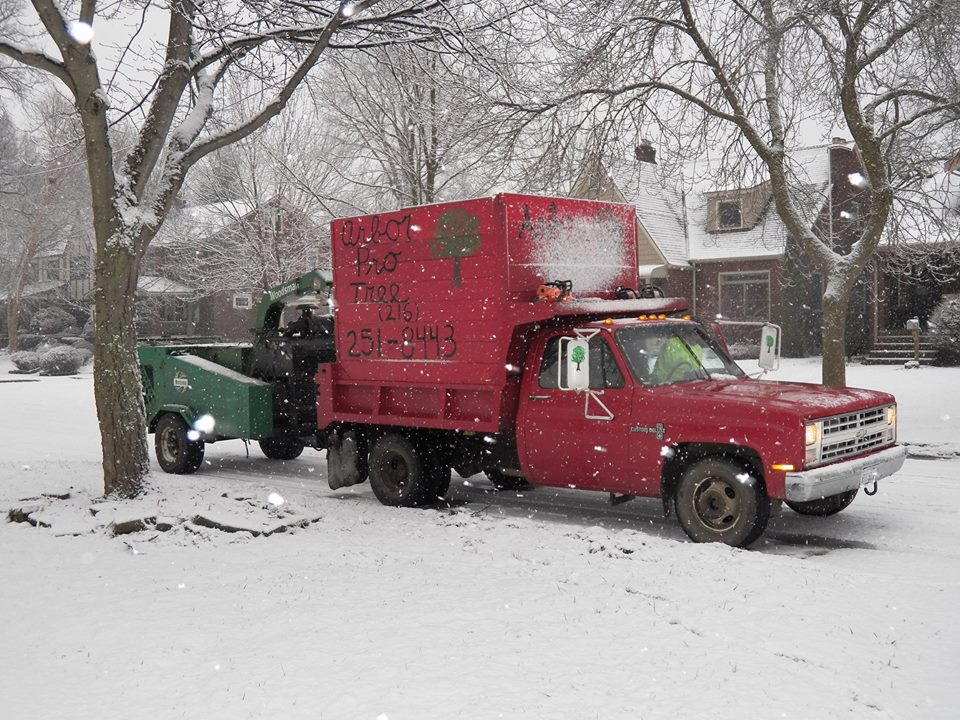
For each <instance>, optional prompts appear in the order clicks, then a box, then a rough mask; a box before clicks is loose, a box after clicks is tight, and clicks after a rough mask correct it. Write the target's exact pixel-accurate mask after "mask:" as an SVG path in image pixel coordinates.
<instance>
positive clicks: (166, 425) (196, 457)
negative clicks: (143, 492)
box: [153, 413, 203, 475]
mask: <svg viewBox="0 0 960 720" xmlns="http://www.w3.org/2000/svg"><path fill="white" fill-rule="evenodd" d="M188 431H189V428H188V427H187V424H186V423H185V422H184V421H183V418H182V417H180V416H179V415H174V414H173V413H166V414H165V415H163V416H162V417H161V418H160V419H159V420H158V421H157V428H156V430H154V438H153V439H154V448H155V449H156V453H157V462H158V463H160V467H162V468H163V470H164V472H168V473H173V474H174V475H189V474H190V473H193V472H196V471H197V468H199V467H200V465H201V464H202V463H203V440H190V439H189V438H188V437H187V432H188Z"/></svg>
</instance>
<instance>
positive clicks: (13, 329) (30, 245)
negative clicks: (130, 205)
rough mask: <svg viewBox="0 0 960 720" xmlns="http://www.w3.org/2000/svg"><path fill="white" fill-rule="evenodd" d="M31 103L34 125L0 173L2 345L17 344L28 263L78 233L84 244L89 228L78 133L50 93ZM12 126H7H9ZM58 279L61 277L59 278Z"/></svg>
mask: <svg viewBox="0 0 960 720" xmlns="http://www.w3.org/2000/svg"><path fill="white" fill-rule="evenodd" d="M33 107H34V108H35V109H36V110H37V112H38V113H39V119H38V120H37V123H36V127H35V128H34V129H33V131H32V132H30V133H29V140H27V136H26V134H23V141H22V142H21V145H22V146H23V148H22V150H19V151H17V152H16V153H15V154H14V155H13V158H14V160H13V162H12V163H11V164H8V165H7V168H6V170H5V172H4V176H5V177H7V178H8V181H7V183H6V188H5V190H4V195H5V198H4V201H3V202H2V203H0V205H2V209H3V212H4V215H5V222H4V230H5V231H6V234H7V242H6V248H5V252H4V256H5V258H6V260H7V263H6V264H7V278H6V281H7V283H6V284H7V286H8V291H7V298H6V321H7V346H8V347H9V348H10V350H16V349H17V346H18V340H17V333H18V330H19V320H20V312H21V306H22V301H23V293H24V290H25V289H26V287H27V285H28V283H29V282H30V281H31V279H35V278H34V274H35V273H34V266H35V265H36V264H37V263H38V262H39V260H40V257H41V255H43V254H44V253H45V252H56V251H58V250H62V249H65V248H66V247H67V245H69V244H70V242H71V241H76V240H77V239H78V238H77V236H79V243H78V244H80V245H85V244H86V241H87V239H88V238H87V236H88V235H89V234H90V231H89V210H88V208H89V204H90V199H89V191H88V188H87V182H86V175H85V172H84V167H83V166H84V161H83V157H82V156H83V149H82V148H83V145H82V132H81V130H80V128H79V126H78V124H77V122H76V118H75V116H74V114H73V113H72V111H71V108H70V106H69V104H68V103H66V101H65V100H64V98H63V97H62V96H60V95H58V94H57V93H55V92H48V93H46V94H44V95H43V96H42V98H41V99H40V100H39V102H37V103H35V104H34V105H33ZM11 130H12V127H11ZM60 279H64V278H60Z"/></svg>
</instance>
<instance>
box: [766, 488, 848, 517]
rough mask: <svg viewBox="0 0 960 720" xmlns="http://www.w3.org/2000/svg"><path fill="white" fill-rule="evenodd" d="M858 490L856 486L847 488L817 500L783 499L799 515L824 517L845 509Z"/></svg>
mask: <svg viewBox="0 0 960 720" xmlns="http://www.w3.org/2000/svg"><path fill="white" fill-rule="evenodd" d="M857 492H859V489H858V488H855V489H853V490H849V491H847V492H845V493H840V494H839V495H831V496H830V497H825V498H820V499H819V500H808V501H806V502H797V501H795V500H785V501H784V502H786V503H787V507H789V508H790V509H791V510H793V511H794V512H798V513H800V514H801V515H816V516H818V517H826V516H828V515H836V514H837V513H838V512H840V511H841V510H843V509H845V508H846V507H848V506H849V505H850V503H852V502H853V499H854V498H855V497H856V496H857Z"/></svg>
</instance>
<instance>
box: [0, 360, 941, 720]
mask: <svg viewBox="0 0 960 720" xmlns="http://www.w3.org/2000/svg"><path fill="white" fill-rule="evenodd" d="M795 370H796V372H797V373H798V374H802V373H803V372H806V371H807V367H806V365H804V366H802V367H798V368H796V369H795ZM858 372H859V371H858ZM923 372H924V373H926V375H925V376H924V377H921V376H919V375H917V376H910V377H909V378H907V381H908V382H910V383H920V382H921V380H922V381H923V383H922V384H923V386H924V387H926V386H927V384H928V383H930V384H932V386H934V387H935V388H936V390H935V391H934V390H931V391H930V392H931V395H930V396H931V397H935V398H937V400H936V401H937V402H942V403H944V404H943V407H957V406H958V404H960V402H958V401H960V397H952V398H951V397H950V396H949V395H948V394H949V393H953V394H954V395H957V394H958V393H960V390H958V389H957V388H958V387H960V383H957V382H956V380H957V375H956V374H955V371H953V370H924V371H923ZM889 377H893V378H895V379H899V377H900V376H892V375H891V376H887V375H883V374H878V375H877V376H876V378H875V382H874V383H873V384H874V386H875V387H879V388H880V389H890V388H889V386H884V383H886V382H888V381H889ZM917 378H920V379H917ZM862 384H867V383H862ZM894 390H896V388H894ZM906 395H910V396H912V399H913V400H914V401H917V403H918V404H916V405H911V404H910V403H909V402H908V400H909V399H910V398H908V397H906ZM920 396H921V390H920V389H914V388H911V389H910V390H909V391H906V392H905V393H904V395H903V396H902V397H901V420H902V424H901V438H902V439H905V440H907V441H908V442H909V441H915V442H920V440H921V439H923V440H924V442H926V441H933V442H936V443H938V444H940V445H944V446H946V445H949V443H950V442H951V437H953V436H952V433H953V423H954V420H953V418H947V417H946V415H945V413H944V412H943V411H942V410H941V409H940V408H939V406H938V405H934V404H933V401H931V402H928V403H926V404H924V402H926V401H923V402H921V401H919V400H918V398H920ZM64 408H68V409H69V410H68V412H66V413H65V412H64ZM0 412H2V419H0V432H2V437H3V439H4V441H3V445H2V449H0V481H2V482H0V507H6V506H9V505H10V504H11V503H14V502H15V501H16V500H17V499H18V498H22V497H25V496H28V495H31V496H35V495H37V494H38V493H40V492H43V491H48V492H63V491H65V490H67V489H68V488H72V492H73V493H74V498H73V500H71V501H70V502H69V503H66V504H65V505H64V507H62V508H61V509H60V510H59V511H51V518H52V519H53V521H54V522H53V528H52V529H41V528H33V527H30V526H28V525H26V524H20V523H3V524H0V572H2V578H3V582H2V583H0V617H2V618H3V626H4V632H3V640H2V642H0V667H2V668H3V671H2V672H0V702H2V706H3V707H4V716H7V715H9V716H10V717H37V718H43V719H47V718H70V719H71V720H74V719H78V718H100V717H103V716H111V715H117V714H121V713H122V714H124V715H134V716H137V715H140V714H144V715H146V714H149V715H151V716H155V717H162V718H176V717H191V718H195V717H201V718H205V719H207V718H210V719H219V718H224V719H226V718H230V719H231V720H233V719H235V718H238V717H252V718H279V717H283V718H294V719H296V718H304V719H307V718H310V719H314V718H323V719H339V718H343V719H345V720H348V719H349V720H353V719H369V720H378V719H380V720H383V719H384V718H385V719H386V720H406V719H415V720H423V719H428V718H443V719H445V720H446V719H448V718H470V719H473V718H501V717H502V718H531V719H537V720H539V719H541V718H551V719H552V718H556V719H558V720H559V719H561V718H562V719H567V718H570V719H575V720H579V719H580V718H642V719H644V720H655V719H658V718H664V719H666V718H670V719H674V718H701V717H710V718H731V719H733V718H737V719H742V718H799V719H810V718H869V719H874V718H877V719H881V718H882V719H887V718H891V719H892V718H922V719H926V718H931V719H934V720H939V719H941V718H942V719H943V720H947V719H952V718H954V717H956V715H957V708H960V684H958V683H957V682H956V681H955V679H954V671H953V668H954V667H955V666H956V665H957V661H958V660H960V624H958V623H957V622H956V610H957V608H958V607H960V542H958V540H960V529H958V527H957V522H956V516H957V513H956V509H955V507H954V503H955V495H954V493H953V492H951V491H954V490H955V488H956V484H957V483H958V482H960V460H958V459H952V460H918V459H910V460H908V461H907V464H906V465H905V467H904V469H903V470H902V471H901V472H900V473H899V474H898V475H897V476H895V477H894V478H892V479H890V480H887V481H884V482H883V483H882V484H881V491H880V493H879V494H878V495H877V496H875V497H872V498H867V497H859V498H858V499H857V500H856V501H855V502H854V504H853V505H852V506H851V507H850V508H849V509H848V510H847V511H845V512H843V513H841V514H840V515H838V516H836V517H834V518H805V517H800V516H798V515H796V514H794V513H792V512H791V511H789V510H784V511H783V512H782V514H781V515H780V516H778V517H777V518H775V519H774V520H773V521H772V523H771V526H770V529H769V530H768V532H767V534H766V535H765V537H764V538H763V539H762V540H761V541H759V542H758V543H757V544H756V545H755V546H754V547H753V548H752V549H751V550H750V551H743V550H734V549H731V548H727V547H720V546H704V545H694V544H692V543H689V542H687V541H686V538H685V536H684V535H683V534H682V532H681V531H680V530H679V528H678V527H677V526H676V524H675V521H674V520H673V519H672V518H671V519H664V518H663V516H662V512H661V508H660V505H659V503H658V502H657V501H650V500H641V501H633V502H631V503H627V504H624V505H619V506H616V507H611V506H610V505H609V504H607V503H606V502H605V498H604V497H602V496H600V495H594V494H588V493H578V492H574V491H554V490H548V489H543V488H540V489H535V490H532V491H530V492H523V493H494V492H492V491H491V488H490V486H489V485H488V484H487V483H486V482H485V481H484V480H483V479H482V478H481V477H477V478H472V479H470V480H469V481H463V480H460V479H455V480H454V483H453V485H452V490H451V494H450V501H451V502H450V506H449V507H440V508H435V509H428V510H419V511H418V510H400V509H391V508H386V507H383V506H381V505H380V504H379V503H378V502H377V501H376V499H375V498H374V497H373V494H372V492H371V491H370V490H369V487H368V486H360V487H358V488H350V489H347V490H345V491H336V492H334V491H331V490H329V489H328V488H327V486H326V482H325V477H324V462H323V457H322V455H321V454H319V453H314V452H310V451H308V452H307V453H305V454H304V456H303V457H302V458H301V459H299V460H296V461H292V462H289V463H275V462H271V461H267V460H266V459H264V458H262V457H261V456H260V455H259V452H258V451H257V450H256V449H253V448H252V449H251V452H250V454H251V457H250V458H246V457H244V448H243V445H242V444H240V443H237V442H233V443H221V444H217V445H214V446H211V447H209V449H208V456H207V457H208V460H209V462H210V464H209V465H207V466H205V467H204V469H203V471H202V472H201V473H199V474H197V475H196V476H193V477H186V478H183V477H173V476H167V475H163V474H160V473H155V474H154V476H153V482H154V483H155V485H156V486H157V488H158V491H157V492H155V493H152V494H151V495H149V496H148V497H147V498H145V499H144V500H143V501H141V502H142V503H145V504H150V503H152V504H154V505H155V506H157V507H167V506H169V505H177V504H179V506H180V507H185V508H196V509H200V510H202V509H204V508H211V507H212V508H215V509H217V508H221V507H223V506H224V504H225V503H236V502H237V501H236V500H234V498H253V499H254V504H256V503H257V502H259V504H260V505H259V506H262V505H264V504H265V499H266V498H267V496H268V495H269V494H270V493H279V494H280V495H282V496H283V497H284V498H285V505H284V507H286V508H289V509H290V510H291V511H294V512H297V513H301V514H303V515H305V516H310V517H313V518H317V520H316V522H314V523H313V524H311V525H310V526H309V527H306V528H304V529H300V530H297V531H296V532H292V533H288V534H284V535H274V536H272V537H269V538H263V537H261V538H254V537H251V536H249V535H245V534H233V535H228V534H224V533H219V532H216V531H212V530H204V529H202V528H200V529H194V530H190V531H188V530H185V529H182V528H178V529H175V530H173V531H170V532H168V533H156V532H153V533H150V532H145V533H138V534H135V535H129V536H124V538H111V537H109V536H108V535H107V534H106V533H104V532H102V531H99V532H89V531H86V532H81V533H80V534H76V535H74V534H66V535H58V534H57V528H58V527H61V528H67V530H68V531H75V529H76V527H77V526H82V525H83V523H89V522H91V520H90V513H89V511H88V508H89V507H91V506H95V505H96V503H97V500H96V495H97V493H98V490H97V488H98V484H99V470H98V466H97V454H98V450H99V448H98V438H97V433H96V427H95V420H94V418H93V410H92V398H91V397H90V384H89V377H86V378H81V379H79V380H73V379H68V378H48V379H44V380H43V381H41V382H40V383H36V384H19V383H18V384H7V383H5V384H0ZM64 416H67V419H68V422H67V423H65V422H64ZM938 423H939V424H938ZM911 424H912V427H913V428H916V430H912V428H911ZM65 425H66V429H64V427H65ZM943 426H946V427H943ZM938 431H940V434H939V435H938V434H937V432H938ZM911 432H915V433H916V435H915V436H914V437H913V438H911V437H910V434H911ZM224 495H226V496H227V497H226V498H224V497H223V496H224ZM70 503H73V504H70ZM244 507H247V508H249V503H248V504H247V505H244ZM61 522H62V523H63V524H61Z"/></svg>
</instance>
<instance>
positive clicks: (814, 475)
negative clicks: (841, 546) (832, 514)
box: [785, 445, 907, 502]
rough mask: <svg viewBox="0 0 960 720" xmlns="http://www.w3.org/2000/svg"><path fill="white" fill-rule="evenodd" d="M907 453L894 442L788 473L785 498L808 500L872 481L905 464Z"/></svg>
mask: <svg viewBox="0 0 960 720" xmlns="http://www.w3.org/2000/svg"><path fill="white" fill-rule="evenodd" d="M906 457H907V449H906V448H905V447H903V446H901V445H894V446H893V447H890V448H887V449H886V450H881V451H880V452H875V453H873V454H872V455H867V456H866V457H862V458H857V459H856V460H842V461H840V462H837V463H834V464H833V465H827V466H825V467H818V468H811V469H810V470H804V471H803V472H798V473H787V480H786V493H785V499H786V500H793V501H795V502H807V501H809V500H819V499H820V498H825V497H830V496H831V495H839V494H840V493H844V492H848V491H849V490H855V489H856V488H859V487H860V486H862V485H870V484H871V483H873V482H876V481H877V480H879V479H880V478H885V477H888V476H890V475H893V474H894V473H895V472H896V471H897V470H899V469H900V468H901V467H903V461H904V460H905V459H906Z"/></svg>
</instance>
